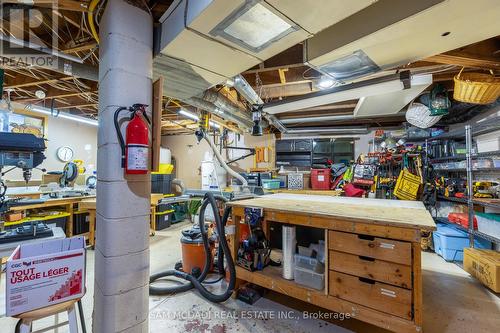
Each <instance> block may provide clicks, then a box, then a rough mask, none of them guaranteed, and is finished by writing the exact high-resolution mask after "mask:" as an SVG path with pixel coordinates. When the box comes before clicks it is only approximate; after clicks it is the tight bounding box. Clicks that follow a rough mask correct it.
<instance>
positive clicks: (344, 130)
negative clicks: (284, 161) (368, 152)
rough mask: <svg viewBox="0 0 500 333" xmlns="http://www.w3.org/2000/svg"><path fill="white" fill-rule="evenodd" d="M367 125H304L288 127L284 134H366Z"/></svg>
mask: <svg viewBox="0 0 500 333" xmlns="http://www.w3.org/2000/svg"><path fill="white" fill-rule="evenodd" d="M367 133H368V127H304V128H289V129H288V131H287V132H286V134H309V135H315V134H367Z"/></svg>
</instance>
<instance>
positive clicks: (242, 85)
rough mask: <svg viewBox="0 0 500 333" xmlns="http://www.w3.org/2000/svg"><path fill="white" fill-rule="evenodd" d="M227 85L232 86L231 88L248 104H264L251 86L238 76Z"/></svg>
mask: <svg viewBox="0 0 500 333" xmlns="http://www.w3.org/2000/svg"><path fill="white" fill-rule="evenodd" d="M229 85H232V86H233V88H234V89H235V90H236V91H237V92H239V93H240V95H241V96H243V98H244V99H246V100H247V101H248V103H250V104H264V102H263V101H262V99H261V98H260V96H259V95H257V92H255V90H254V89H253V88H252V86H251V85H250V84H249V83H248V82H247V80H245V78H244V77H243V76H242V75H241V74H240V75H237V76H235V77H234V78H233V80H232V81H230V83H229Z"/></svg>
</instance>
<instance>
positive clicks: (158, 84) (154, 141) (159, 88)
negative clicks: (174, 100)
mask: <svg viewBox="0 0 500 333" xmlns="http://www.w3.org/2000/svg"><path fill="white" fill-rule="evenodd" d="M162 97H163V76H160V77H159V78H158V80H156V81H155V82H154V83H153V101H152V103H153V109H152V117H151V122H152V123H151V171H153V172H158V171H159V170H160V148H161V114H162Z"/></svg>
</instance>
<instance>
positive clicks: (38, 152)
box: [0, 132, 53, 243]
mask: <svg viewBox="0 0 500 333" xmlns="http://www.w3.org/2000/svg"><path fill="white" fill-rule="evenodd" d="M44 151H45V140H44V139H43V138H38V137H36V136H35V135H33V134H25V133H5V132H1V133H0V221H1V220H2V216H3V214H4V213H5V212H7V211H8V210H9V209H10V207H11V206H14V205H20V204H23V202H22V200H19V199H7V197H6V191H7V185H6V184H5V182H4V181H3V179H2V178H3V176H4V175H5V174H6V173H7V172H9V171H11V170H13V169H15V168H20V169H22V170H23V178H24V180H25V182H26V185H28V182H29V180H30V179H31V170H33V169H34V168H36V167H37V166H39V165H40V164H41V163H42V162H43V160H44V159H45V155H44V154H43V152H44ZM4 167H10V168H9V169H7V170H6V171H4V170H3V168H4ZM52 235H53V233H52V230H51V229H50V228H48V227H47V226H46V225H45V224H43V223H37V222H34V223H32V224H31V225H30V226H21V227H18V228H15V229H13V230H11V231H2V232H0V243H6V242H11V241H20V240H25V239H31V238H41V237H49V236H52Z"/></svg>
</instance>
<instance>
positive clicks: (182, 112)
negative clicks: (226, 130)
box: [179, 109, 221, 129]
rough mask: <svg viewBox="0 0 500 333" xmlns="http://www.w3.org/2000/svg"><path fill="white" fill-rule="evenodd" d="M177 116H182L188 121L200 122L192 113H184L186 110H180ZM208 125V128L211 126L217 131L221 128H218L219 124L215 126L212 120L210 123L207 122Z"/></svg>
mask: <svg viewBox="0 0 500 333" xmlns="http://www.w3.org/2000/svg"><path fill="white" fill-rule="evenodd" d="M179 114H182V115H183V116H185V117H187V118H189V119H192V120H194V121H198V120H200V118H199V117H198V116H197V115H195V114H194V113H191V112H189V111H186V110H184V109H181V110H180V111H179ZM209 124H210V126H212V127H213V128H217V129H220V128H221V126H220V125H219V124H217V123H216V122H214V121H212V120H210V121H209Z"/></svg>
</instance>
